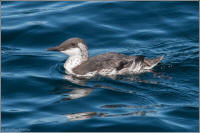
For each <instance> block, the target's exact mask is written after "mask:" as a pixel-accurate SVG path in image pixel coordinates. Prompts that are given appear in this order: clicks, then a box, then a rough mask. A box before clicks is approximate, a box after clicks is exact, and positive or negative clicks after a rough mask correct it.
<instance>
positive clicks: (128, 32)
mask: <svg viewBox="0 0 200 133" xmlns="http://www.w3.org/2000/svg"><path fill="white" fill-rule="evenodd" d="M198 10H199V9H198V2H97V1H96V2H24V1H23V2H2V6H1V26H2V27H1V42H2V43H1V120H2V125H1V126H2V131H6V132H13V131H15V132H18V131H26V132H27V131H32V132H35V131H41V132H42V131H45V132H52V131H65V132H67V131H88V132H89V131H96V132H97V131H113V132H114V131H121V132H123V131H132V132H134V131H143V132H148V131H151V132H154V131H160V132H164V131H166V132H167V131H171V132H172V131H173V132H175V131H179V132H183V131H184V132H188V131H190V132H191V131H193V132H194V131H198V130H199V125H198V123H199V102H198V99H199V82H198V81H199V50H198V49H199V44H198V42H199V38H198V36H199V32H198V31H199V27H198V24H199V20H198V18H199V14H198ZM70 37H80V38H83V39H84V40H85V41H86V42H87V44H88V47H89V56H90V57H91V56H95V55H98V54H103V53H105V52H119V53H123V54H126V55H145V56H146V57H148V58H154V57H157V56H161V55H164V59H163V60H162V61H161V63H159V64H158V65H157V66H156V67H155V68H154V69H153V72H148V73H143V74H137V75H129V76H127V75H125V76H120V77H118V78H116V79H112V78H108V77H95V78H92V79H90V80H80V79H77V78H66V77H69V75H67V74H65V71H64V67H63V64H64V62H65V60H66V59H67V58H68V56H66V55H64V54H62V53H58V52H50V51H46V49H47V48H49V47H52V46H56V45H59V44H60V43H62V42H63V41H65V40H66V39H68V38H70Z"/></svg>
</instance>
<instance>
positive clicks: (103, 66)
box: [48, 38, 163, 77]
mask: <svg viewBox="0 0 200 133" xmlns="http://www.w3.org/2000/svg"><path fill="white" fill-rule="evenodd" d="M48 50H49V51H60V52H62V53H65V54H67V55H69V56H70V57H69V58H68V59H67V61H66V62H65V64H64V67H65V69H66V70H67V73H69V74H73V75H75V76H88V77H91V76H94V75H96V74H100V75H104V76H109V75H122V74H132V73H140V72H144V71H146V70H150V69H152V68H153V67H154V66H156V65H157V64H158V63H159V62H160V60H162V58H163V56H161V57H158V58H155V59H147V58H145V57H144V56H127V55H124V54H119V53H115V52H110V53H105V54H101V55H97V56H94V57H91V58H88V47H87V45H86V43H85V41H84V40H82V39H80V38H71V39H68V40H67V41H65V42H63V43H61V44H60V45H59V46H56V47H53V48H49V49H48Z"/></svg>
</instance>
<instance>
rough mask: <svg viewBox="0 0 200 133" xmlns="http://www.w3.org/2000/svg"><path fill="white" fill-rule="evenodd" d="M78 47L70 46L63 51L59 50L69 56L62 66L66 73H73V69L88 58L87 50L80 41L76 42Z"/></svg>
mask: <svg viewBox="0 0 200 133" xmlns="http://www.w3.org/2000/svg"><path fill="white" fill-rule="evenodd" d="M78 45H79V48H71V49H68V50H65V51H61V52H62V53H64V54H67V55H69V58H68V59H67V60H66V62H65V64H64V68H65V69H66V70H67V72H68V73H70V74H74V73H73V71H72V70H73V69H74V68H75V67H77V66H78V65H80V64H81V63H82V62H84V61H86V60H88V50H87V47H85V45H83V44H82V43H80V44H78Z"/></svg>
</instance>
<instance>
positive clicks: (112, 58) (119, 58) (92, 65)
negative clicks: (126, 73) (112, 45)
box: [73, 53, 131, 75]
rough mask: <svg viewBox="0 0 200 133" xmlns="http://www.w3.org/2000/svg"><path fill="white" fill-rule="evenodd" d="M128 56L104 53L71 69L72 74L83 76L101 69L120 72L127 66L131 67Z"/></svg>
mask: <svg viewBox="0 0 200 133" xmlns="http://www.w3.org/2000/svg"><path fill="white" fill-rule="evenodd" d="M128 57H129V56H127V55H124V54H118V53H106V54H102V55H98V56H94V57H92V58H90V59H89V60H88V61H86V62H83V63H82V64H81V65H79V66H77V67H76V68H74V69H73V72H74V73H76V74H80V75H85V74H86V73H88V72H93V71H100V70H102V69H110V68H116V69H117V70H120V69H122V68H124V67H125V66H127V65H131V62H130V59H129V58H128Z"/></svg>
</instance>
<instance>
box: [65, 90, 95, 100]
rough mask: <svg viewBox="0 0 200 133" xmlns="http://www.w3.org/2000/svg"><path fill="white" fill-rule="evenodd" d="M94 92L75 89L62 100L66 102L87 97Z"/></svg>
mask: <svg viewBox="0 0 200 133" xmlns="http://www.w3.org/2000/svg"><path fill="white" fill-rule="evenodd" d="M92 91H93V89H92V88H73V89H72V90H71V91H69V92H67V95H65V96H66V97H64V98H63V99H62V100H64V101H66V100H72V99H78V98H82V97H86V96H88V95H89V94H90V93H92Z"/></svg>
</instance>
